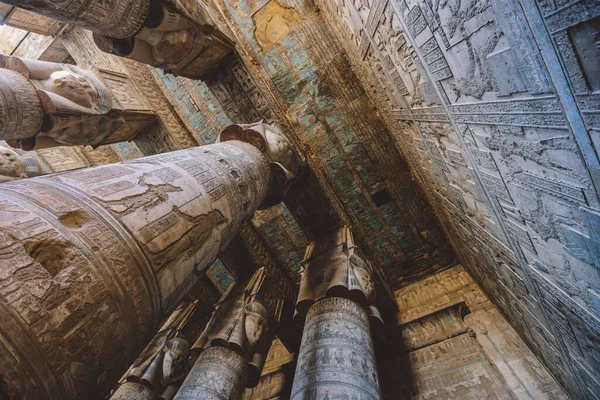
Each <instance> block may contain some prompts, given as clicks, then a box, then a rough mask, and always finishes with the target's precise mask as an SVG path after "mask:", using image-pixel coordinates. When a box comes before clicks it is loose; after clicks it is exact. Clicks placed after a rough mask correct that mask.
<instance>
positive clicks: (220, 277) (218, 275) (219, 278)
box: [206, 258, 234, 293]
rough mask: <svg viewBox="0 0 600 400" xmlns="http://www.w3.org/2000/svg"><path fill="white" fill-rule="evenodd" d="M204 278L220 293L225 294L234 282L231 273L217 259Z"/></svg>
mask: <svg viewBox="0 0 600 400" xmlns="http://www.w3.org/2000/svg"><path fill="white" fill-rule="evenodd" d="M206 276H207V277H208V279H210V281H211V282H212V283H213V285H215V287H216V288H217V289H218V290H219V291H220V292H221V293H225V291H226V290H227V289H228V288H229V286H230V285H231V284H232V283H233V281H234V278H233V275H232V274H231V272H229V270H228V269H227V267H226V266H225V265H223V263H222V262H221V260H219V259H218V258H217V259H216V260H215V261H214V262H213V263H212V265H211V266H210V267H209V268H208V270H207V271H206Z"/></svg>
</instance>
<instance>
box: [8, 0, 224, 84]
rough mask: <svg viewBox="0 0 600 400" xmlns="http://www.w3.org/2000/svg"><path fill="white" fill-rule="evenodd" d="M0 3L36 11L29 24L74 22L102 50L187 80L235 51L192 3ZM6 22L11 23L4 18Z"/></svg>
mask: <svg viewBox="0 0 600 400" xmlns="http://www.w3.org/2000/svg"><path fill="white" fill-rule="evenodd" d="M5 3H8V4H13V5H15V6H18V7H21V8H23V9H26V10H30V11H32V12H35V13H37V14H39V16H36V15H34V17H36V18H34V20H35V19H38V20H40V19H42V20H41V21H34V22H32V23H31V26H33V27H39V26H40V25H43V23H44V22H46V21H51V20H49V19H48V18H45V17H50V18H54V19H58V20H61V21H63V22H67V23H70V24H74V25H77V26H79V27H81V28H84V29H88V30H90V31H92V32H94V41H95V42H96V44H97V46H98V47H99V48H100V49H102V50H103V51H106V52H107V53H112V54H115V55H118V56H121V57H127V58H130V59H132V60H135V61H139V62H142V63H144V64H148V65H152V66H154V67H158V68H162V69H164V70H165V71H167V72H170V73H173V74H175V75H180V76H185V77H188V78H193V79H199V78H201V77H205V76H206V75H207V74H209V73H211V72H212V70H213V69H214V68H215V67H216V66H218V65H219V63H220V62H221V61H222V60H223V59H224V58H226V57H227V56H229V55H230V54H231V53H232V52H233V50H234V44H233V42H232V41H231V40H230V39H229V38H228V37H227V36H225V35H224V34H223V33H221V32H220V31H219V30H218V29H217V28H216V27H215V26H214V25H212V24H211V23H210V17H209V16H208V15H207V14H206V12H205V11H204V10H203V9H202V5H201V3H200V2H197V1H189V0H187V1H181V0H161V1H149V0H126V1H118V0H110V1H108V2H106V1H98V0H86V1H84V2H83V3H82V4H79V3H76V2H74V1H68V2H62V3H60V4H56V3H55V2H53V1H31V0H27V1H14V0H12V1H11V0H7V1H5ZM18 12H19V13H21V14H23V13H27V14H31V13H29V12H27V11H23V10H19V11H18ZM5 22H6V23H9V24H10V23H11V22H13V21H12V18H8V19H6V21H5ZM14 22H15V23H14V25H13V26H15V27H19V28H24V29H27V28H28V27H29V25H28V24H22V23H21V24H19V23H18V20H16V21H14ZM59 28H60V26H59ZM30 30H31V29H30ZM57 30H58V29H57ZM54 33H56V32H54Z"/></svg>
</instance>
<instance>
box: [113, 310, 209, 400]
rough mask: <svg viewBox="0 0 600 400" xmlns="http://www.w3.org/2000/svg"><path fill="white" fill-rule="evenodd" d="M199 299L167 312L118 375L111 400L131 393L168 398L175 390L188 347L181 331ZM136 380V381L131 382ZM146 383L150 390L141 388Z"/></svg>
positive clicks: (183, 370)
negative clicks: (165, 318) (119, 376)
mask: <svg viewBox="0 0 600 400" xmlns="http://www.w3.org/2000/svg"><path fill="white" fill-rule="evenodd" d="M197 306H198V300H195V301H193V302H189V303H182V304H180V305H179V307H178V308H177V309H176V310H175V311H174V312H173V313H172V314H171V315H170V316H169V318H168V319H167V321H166V322H165V323H164V324H163V325H162V326H161V328H160V329H159V330H158V333H157V334H156V335H155V336H154V337H153V338H152V340H151V341H150V343H149V344H148V345H147V346H146V348H145V349H144V351H142V353H141V354H140V355H139V357H138V358H137V359H136V360H135V361H134V362H133V364H132V365H131V367H129V369H128V370H127V372H125V374H124V375H123V376H122V377H121V380H120V381H119V383H120V384H121V386H119V388H118V389H117V391H116V393H115V394H114V395H113V396H112V397H111V399H112V400H116V399H121V398H127V396H131V392H133V393H138V392H139V393H141V394H140V396H143V397H150V398H155V397H157V398H158V397H160V398H169V397H172V395H173V394H175V393H176V392H177V389H178V388H179V385H180V384H181V382H182V381H183V379H184V378H185V377H186V375H187V373H188V371H189V369H188V366H187V358H188V355H189V351H190V348H191V343H190V340H189V338H186V337H185V335H184V330H185V328H186V325H187V324H188V323H189V321H190V319H191V318H192V316H193V314H194V313H195V312H196V308H197ZM131 383H137V385H131ZM140 385H141V386H145V387H147V388H148V389H149V390H145V389H142V388H140V387H139V386H140Z"/></svg>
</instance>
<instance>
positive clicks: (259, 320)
mask: <svg viewBox="0 0 600 400" xmlns="http://www.w3.org/2000/svg"><path fill="white" fill-rule="evenodd" d="M267 324H268V316H267V310H266V309H265V307H264V306H262V305H261V304H259V303H250V304H249V305H248V308H247V310H246V321H245V328H246V338H247V339H248V343H249V344H250V347H251V348H252V349H254V350H257V347H259V346H260V345H261V343H262V341H263V339H264V337H265V334H266V331H267V329H268V326H267Z"/></svg>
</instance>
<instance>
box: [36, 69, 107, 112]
mask: <svg viewBox="0 0 600 400" xmlns="http://www.w3.org/2000/svg"><path fill="white" fill-rule="evenodd" d="M40 83H41V84H42V86H43V87H44V89H46V90H47V91H49V92H52V93H55V94H57V95H59V96H62V97H64V98H65V99H68V100H70V101H72V102H73V103H75V104H78V105H80V106H82V107H85V108H89V109H90V110H92V111H93V112H94V113H96V112H98V111H99V107H98V92H97V91H96V89H95V88H94V87H93V86H92V84H91V83H90V81H89V80H87V79H86V78H85V77H84V76H82V75H78V74H75V73H73V72H70V71H55V72H53V73H52V74H51V75H50V78H48V79H45V80H43V81H40Z"/></svg>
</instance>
